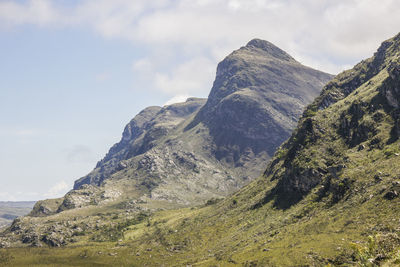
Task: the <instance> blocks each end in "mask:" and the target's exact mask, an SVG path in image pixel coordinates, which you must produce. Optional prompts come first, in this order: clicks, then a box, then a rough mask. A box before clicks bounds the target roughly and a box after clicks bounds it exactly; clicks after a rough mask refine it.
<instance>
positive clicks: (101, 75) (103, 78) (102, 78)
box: [95, 72, 111, 82]
mask: <svg viewBox="0 0 400 267" xmlns="http://www.w3.org/2000/svg"><path fill="white" fill-rule="evenodd" d="M110 78H111V75H110V73H108V72H102V73H98V74H96V76H95V79H96V81H97V82H104V81H107V80H109V79H110Z"/></svg>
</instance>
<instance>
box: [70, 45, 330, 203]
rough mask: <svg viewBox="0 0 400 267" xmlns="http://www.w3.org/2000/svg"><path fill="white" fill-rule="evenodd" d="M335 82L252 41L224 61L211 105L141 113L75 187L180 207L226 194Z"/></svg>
mask: <svg viewBox="0 0 400 267" xmlns="http://www.w3.org/2000/svg"><path fill="white" fill-rule="evenodd" d="M331 78H332V76H331V75H329V74H326V73H323V72H320V71H317V70H314V69H311V68H308V67H305V66H303V65H301V64H300V63H299V62H297V61H296V60H295V59H293V58H292V57H291V56H290V55H288V54H287V53H286V52H284V51H283V50H281V49H279V48H278V47H276V46H274V45H273V44H271V43H269V42H267V41H263V40H259V39H254V40H252V41H250V42H249V43H248V44H247V45H246V46H244V47H242V48H240V49H238V50H236V51H234V52H233V53H231V54H230V55H229V56H227V57H226V58H225V59H224V60H223V61H222V62H221V63H219V65H218V68H217V74H216V78H215V82H214V84H213V87H212V89H211V92H210V95H209V97H208V99H207V100H206V99H198V98H189V99H188V100H187V101H186V102H185V103H178V104H173V105H169V106H164V107H149V108H146V109H144V110H143V111H142V112H140V113H139V114H138V115H137V116H136V117H135V118H134V119H133V120H132V121H131V122H130V123H129V124H128V125H127V126H126V127H125V130H124V132H123V136H122V139H121V141H120V142H119V143H117V144H115V145H114V146H113V147H112V148H111V149H110V151H109V152H108V153H107V155H106V156H105V157H104V159H102V160H101V161H99V162H98V164H97V166H96V168H95V169H94V170H93V171H92V172H91V173H89V174H88V175H87V176H85V177H83V178H81V179H79V180H77V181H76V183H75V186H74V189H75V190H77V191H79V189H81V188H82V186H84V185H86V184H88V185H95V186H100V187H101V190H104V191H105V192H109V191H112V192H114V191H115V192H114V193H111V195H114V196H116V195H119V194H120V195H125V193H126V192H125V190H126V188H127V187H128V188H129V190H130V194H132V191H135V193H136V194H135V195H137V196H138V197H142V198H143V199H145V198H146V200H166V201H169V202H176V203H181V204H196V203H200V202H202V201H205V200H207V199H210V198H212V197H220V196H225V195H227V194H229V193H231V192H233V191H235V190H237V189H238V188H240V187H242V186H243V185H245V184H247V183H248V182H249V181H251V180H252V179H254V178H256V177H257V176H259V175H260V174H261V172H262V170H263V168H264V167H265V162H266V161H268V160H269V159H270V157H271V156H272V155H273V154H274V152H275V150H276V149H277V148H278V147H279V146H280V145H281V143H282V142H283V141H285V140H286V139H287V138H288V137H289V136H290V133H291V131H292V130H293V129H294V127H295V125H296V123H297V120H298V118H299V117H300V115H301V113H302V111H303V108H304V107H305V105H307V104H309V103H310V102H311V101H312V100H313V99H314V98H315V97H316V96H317V95H318V94H319V92H320V91H321V89H322V87H323V85H324V84H325V83H326V82H327V81H328V80H330V79H331ZM118 184H120V185H121V184H124V186H122V187H121V186H118ZM121 189H123V190H121ZM72 194H75V193H72ZM106 194H107V193H106ZM68 196H69V195H67V198H68ZM70 202H71V201H70ZM72 202H73V201H72ZM87 202H89V203H90V201H89V200H87ZM77 205H80V204H77ZM67 206H68V205H64V207H67ZM69 206H71V207H74V206H76V205H75V204H72V203H71V205H69Z"/></svg>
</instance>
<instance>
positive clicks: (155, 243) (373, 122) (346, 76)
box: [3, 34, 400, 266]
mask: <svg viewBox="0 0 400 267" xmlns="http://www.w3.org/2000/svg"><path fill="white" fill-rule="evenodd" d="M378 59H379V60H378ZM399 84H400V34H399V35H397V36H396V37H394V38H392V39H390V40H388V41H386V42H384V43H383V45H382V47H381V48H380V49H379V50H378V52H377V53H376V54H375V55H374V57H372V58H371V59H368V60H366V61H364V62H361V63H360V64H358V65H357V66H356V67H355V68H354V69H353V70H349V71H346V72H344V73H342V74H340V75H338V76H337V77H336V78H335V79H334V80H333V81H332V82H331V83H330V84H328V85H327V86H326V87H325V89H324V91H323V93H322V94H321V96H320V97H319V98H317V100H316V101H315V102H314V103H313V104H312V105H311V106H309V108H308V109H307V110H306V111H305V112H304V115H303V117H302V118H301V120H300V122H299V125H298V127H297V129H296V130H295V132H294V133H293V135H292V136H291V138H290V139H289V140H288V141H287V142H286V143H285V144H284V145H283V146H282V147H281V148H280V149H279V150H278V151H277V153H276V154H275V156H274V158H273V160H272V161H271V163H270V164H269V166H268V168H267V170H266V171H265V174H264V175H263V176H262V177H260V178H259V179H257V180H255V181H253V182H252V183H250V184H249V185H248V186H246V187H244V188H243V189H241V190H240V191H238V192H237V193H234V194H232V195H230V196H229V197H227V198H225V199H223V200H216V199H213V200H210V201H209V202H208V203H207V204H206V205H204V206H202V207H197V208H183V209H175V210H163V211H158V212H155V213H151V214H146V216H143V215H141V216H142V219H141V220H139V219H138V220H134V222H135V223H133V224H125V225H122V226H121V223H123V222H124V221H126V218H125V217H124V215H122V214H116V215H111V214H108V215H107V216H108V217H107V218H109V219H112V218H114V220H116V222H118V223H116V224H115V227H116V228H115V229H118V232H119V233H122V234H121V235H119V236H118V237H119V238H120V239H119V240H118V241H113V239H112V238H111V236H110V235H109V234H107V233H109V232H110V231H111V232H112V229H108V230H106V231H105V232H104V233H103V234H102V236H104V237H107V236H108V238H104V239H97V240H96V238H94V237H96V235H98V234H99V233H101V231H95V230H91V231H92V232H88V233H85V234H84V235H82V236H79V238H78V240H77V242H76V243H75V244H74V245H70V246H69V247H67V248H61V249H57V250H54V253H52V254H51V255H50V253H49V250H48V249H44V248H36V249H33V248H25V249H8V250H5V251H6V252H7V255H9V259H8V264H10V265H13V264H15V265H18V264H26V263H28V262H38V259H39V256H34V255H33V253H36V252H38V253H42V255H43V259H45V262H44V263H42V266H46V263H49V265H50V263H51V262H57V263H58V264H60V265H62V264H65V265H67V264H68V261H69V260H68V259H69V258H70V259H71V260H72V261H71V262H74V264H79V265H85V264H86V265H90V264H96V263H100V262H101V261H103V262H105V263H109V262H111V261H112V260H114V262H115V263H116V264H119V265H121V266H124V265H125V266H144V265H148V266H163V265H164V266H185V265H193V266H237V265H240V266H324V265H325V266H349V265H359V266H378V265H382V266H394V265H396V264H397V265H398V264H399V263H400V226H399V225H400V205H399V204H400V203H399V202H400V197H399V193H400V169H399V168H398V166H400V140H399V137H400V131H399V129H400V120H399V117H400V116H399V114H400V87H399ZM321 103H325V104H321ZM110 208H111V207H110ZM111 210H112V209H111ZM69 212H73V211H72V210H71V211H69ZM62 214H63V213H61V215H62ZM64 214H66V213H64ZM58 216H60V215H58ZM63 216H65V215H63ZM3 253H4V252H3ZM23 254H27V255H29V257H28V258H27V259H26V260H25V259H20V258H19V257H18V256H20V255H23ZM118 255H119V256H118Z"/></svg>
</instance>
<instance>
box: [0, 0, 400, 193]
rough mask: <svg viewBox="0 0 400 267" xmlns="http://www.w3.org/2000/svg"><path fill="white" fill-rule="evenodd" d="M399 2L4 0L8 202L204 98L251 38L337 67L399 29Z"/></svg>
mask: <svg viewBox="0 0 400 267" xmlns="http://www.w3.org/2000/svg"><path fill="white" fill-rule="evenodd" d="M398 14H400V3H398V1H395V0H382V1H372V0H358V1H357V0H338V1H329V0H325V1H324V0H322V1H320V0H318V1H317V0H301V1H298V0H296V1H294V0H292V1H290V0H284V1H276V0H245V1H244V0H243V1H239V0H214V1H211V0H191V1H189V0H154V1H145V0H135V1H127V0H114V1H108V0H82V1H78V0H76V1H66V0H59V1H50V0H30V1H29V0H26V1H22V0H21V1H9V0H1V1H0V59H1V60H0V73H1V79H0V114H1V116H0V147H1V150H0V170H1V171H2V172H1V174H0V200H37V199H43V198H50V197H57V196H61V195H62V194H64V193H66V192H67V191H68V190H69V189H71V187H72V184H73V181H74V180H76V179H77V178H79V177H81V176H83V175H85V174H87V173H88V172H89V171H90V170H91V169H92V168H93V167H94V165H95V164H96V162H97V161H98V160H100V159H101V158H102V157H103V156H104V154H105V153H106V152H107V150H108V149H109V147H110V146H111V145H112V144H114V143H115V142H117V141H119V139H120V136H121V133H122V130H123V127H124V126H125V124H126V123H127V122H128V121H129V120H130V119H131V118H133V116H134V115H135V114H137V113H138V112H139V111H140V110H141V109H143V108H145V107H146V106H150V105H164V104H166V103H172V102H176V101H182V100H184V99H185V98H186V97H188V96H197V97H206V96H207V95H208V92H209V90H210V88H211V86H212V81H213V79H214V75H215V69H216V65H217V63H218V62H219V61H220V60H222V59H223V58H224V57H225V56H226V55H227V54H229V53H230V52H231V51H233V50H234V49H237V48H239V47H240V46H243V45H245V44H246V43H247V42H248V41H249V40H250V39H252V38H255V37H257V38H262V39H265V40H269V41H271V42H273V43H275V44H276V45H278V46H279V47H281V48H282V49H284V50H286V51H287V52H288V53H290V54H291V55H292V56H294V57H295V58H296V59H298V60H299V61H300V62H302V63H304V64H306V65H309V66H311V67H314V68H318V69H320V70H324V71H327V72H330V73H338V72H339V71H341V70H343V69H345V68H349V67H351V66H352V65H354V64H355V63H357V62H358V61H360V60H361V59H363V58H366V57H369V56H371V55H372V53H373V52H374V51H375V50H376V48H377V47H378V46H379V44H380V43H381V42H382V41H383V40H385V39H387V38H390V37H391V36H393V35H394V34H396V33H398V32H399V31H400V16H398Z"/></svg>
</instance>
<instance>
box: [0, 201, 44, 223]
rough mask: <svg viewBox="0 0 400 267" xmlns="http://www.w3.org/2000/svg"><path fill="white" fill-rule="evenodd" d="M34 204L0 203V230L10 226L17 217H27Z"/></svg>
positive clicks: (26, 202)
mask: <svg viewBox="0 0 400 267" xmlns="http://www.w3.org/2000/svg"><path fill="white" fill-rule="evenodd" d="M35 203H36V202H35V201H18V202H13V201H0V228H2V227H4V226H8V225H10V224H11V223H12V221H13V220H14V219H15V218H17V217H20V216H24V215H27V214H28V213H29V212H30V211H31V210H32V208H33V206H34V205H35Z"/></svg>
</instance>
